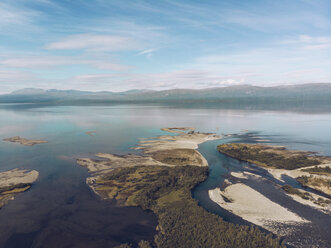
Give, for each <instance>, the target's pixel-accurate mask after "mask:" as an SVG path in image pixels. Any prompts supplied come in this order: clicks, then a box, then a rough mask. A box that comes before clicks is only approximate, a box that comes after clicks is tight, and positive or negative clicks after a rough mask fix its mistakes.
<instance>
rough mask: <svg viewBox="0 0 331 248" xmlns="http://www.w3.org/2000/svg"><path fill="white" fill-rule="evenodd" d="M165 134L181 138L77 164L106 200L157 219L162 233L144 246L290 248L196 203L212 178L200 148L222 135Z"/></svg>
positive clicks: (163, 139) (145, 142)
mask: <svg viewBox="0 0 331 248" xmlns="http://www.w3.org/2000/svg"><path fill="white" fill-rule="evenodd" d="M163 131H167V132H171V133H174V134H176V135H175V136H173V135H164V136H159V137H156V138H152V139H142V140H141V141H140V142H139V145H138V146H137V147H134V148H133V149H139V150H142V154H141V155H132V154H131V155H130V154H129V155H125V156H118V155H113V154H97V157H99V158H100V159H91V158H80V159H78V160H77V163H78V164H80V165H81V166H84V167H86V168H87V169H88V170H89V172H90V173H91V177H89V178H87V184H88V185H89V186H90V187H91V188H92V189H93V190H94V191H95V192H96V193H97V194H99V195H100V196H101V197H102V198H104V199H114V200H116V201H117V203H118V204H119V205H124V206H139V207H142V208H143V209H146V210H152V211H153V212H154V213H155V214H156V215H157V217H158V222H159V223H158V226H157V230H158V232H157V234H156V235H155V237H154V240H153V241H141V243H143V244H144V245H145V246H144V247H152V246H151V244H150V242H152V243H153V246H155V247H227V246H228V245H229V244H231V245H232V247H252V248H253V247H257V246H258V247H284V246H283V245H282V244H281V243H280V240H279V239H278V238H275V237H272V236H271V235H266V234H265V233H263V232H262V231H260V229H258V228H257V227H253V226H251V227H248V226H237V225H234V224H231V223H228V222H225V221H224V220H223V219H222V218H221V217H219V216H217V215H215V214H212V213H209V212H207V211H206V210H204V209H203V208H202V207H200V206H198V204H197V202H196V201H195V200H194V199H193V198H192V195H191V190H192V189H193V188H194V187H195V186H196V185H197V184H199V183H200V182H202V181H204V180H205V179H206V178H207V174H208V167H207V165H208V163H207V161H206V159H205V158H204V157H203V156H202V155H201V154H200V153H199V152H198V151H197V150H196V149H197V148H198V144H200V143H203V142H205V141H207V140H216V139H221V138H222V137H221V136H218V135H216V134H211V133H199V132H195V130H194V129H193V128H182V127H181V128H166V129H163ZM119 247H130V246H129V244H127V245H125V244H123V245H121V246H119Z"/></svg>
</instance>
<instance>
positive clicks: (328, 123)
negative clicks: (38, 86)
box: [0, 104, 331, 248]
mask: <svg viewBox="0 0 331 248" xmlns="http://www.w3.org/2000/svg"><path fill="white" fill-rule="evenodd" d="M303 110H304V108H303ZM320 110H321V111H300V110H297V109H296V110H293V111H285V110H284V109H283V108H282V109H281V110H277V109H273V110H263V109H229V108H226V109H224V108H220V107H218V108H213V107H210V106H208V107H199V108H194V107H191V108H190V107H183V106H153V105H107V106H101V105H99V106H98V105H95V106H48V105H33V104H21V105H16V104H3V105H0V139H1V141H0V171H6V170H9V169H13V168H26V169H35V170H37V171H39V173H40V177H39V179H38V181H37V182H36V183H35V184H34V185H33V186H32V188H31V189H30V190H28V191H27V192H25V193H23V194H20V195H18V196H17V197H16V199H15V200H14V201H10V202H9V203H8V204H7V205H6V206H5V207H4V208H3V209H1V210H0V233H1V235H0V247H6V248H7V247H45V244H47V247H111V246H114V245H118V244H120V243H125V242H133V243H136V242H138V241H139V240H141V239H145V240H151V239H152V238H153V236H154V234H155V227H156V225H157V219H156V217H155V216H154V214H153V213H151V212H146V211H142V210H141V209H139V208H134V207H118V206H116V203H115V202H112V201H104V200H101V199H100V198H99V197H98V196H97V195H95V194H94V193H93V192H92V191H91V189H90V188H89V187H88V186H87V185H86V183H85V180H86V178H87V177H88V173H87V169H85V168H83V167H80V166H79V165H77V164H76V162H75V158H77V157H86V156H93V154H95V153H97V152H105V153H115V154H127V153H139V151H136V150H132V149H130V148H131V147H133V146H135V145H136V144H137V143H138V142H139V139H140V138H149V137H154V136H158V135H161V134H165V133H164V132H162V131H160V128H162V127H181V126H191V127H195V128H197V130H198V131H201V132H215V133H218V134H223V133H225V134H236V135H234V136H233V137H232V138H230V139H228V140H220V141H212V142H206V143H204V144H201V145H200V147H199V150H200V151H201V153H202V154H203V155H204V156H205V157H206V158H207V160H208V162H209V165H210V175H209V178H208V180H207V181H206V182H204V183H202V184H201V185H199V186H198V187H197V188H196V189H195V190H194V192H193V196H194V197H195V198H196V199H197V200H198V201H199V204H200V205H201V206H203V207H204V208H206V209H207V210H208V211H211V212H215V213H217V214H220V215H221V216H222V217H223V218H225V219H226V220H228V221H232V222H235V223H242V220H240V218H239V219H237V218H236V217H235V216H233V215H231V214H230V213H227V212H226V211H223V210H222V209H221V208H220V207H218V206H215V204H213V203H212V202H210V200H209V198H208V197H207V195H206V192H207V190H208V189H210V188H214V187H216V186H220V185H221V184H222V181H223V179H224V178H227V176H228V174H229V172H230V171H235V170H240V169H241V168H242V166H243V165H242V163H240V162H238V161H236V160H233V159H230V158H228V157H226V156H224V155H221V154H219V153H218V152H217V151H216V149H215V148H216V146H217V144H219V143H222V142H232V141H235V142H240V141H241V142H250V143H255V142H262V143H268V144H276V145H285V146H287V147H288V148H290V149H298V150H309V151H314V152H318V153H319V154H323V155H331V132H330V127H331V112H330V111H329V110H325V111H322V110H323V107H321V109H320ZM88 131H96V132H95V133H93V134H92V135H88V134H86V132H88ZM17 135H19V136H21V137H24V138H31V139H44V140H48V141H49V143H47V144H40V145H35V146H33V147H25V146H21V145H18V144H14V143H8V142H3V141H2V139H4V138H8V137H11V136H17ZM250 186H252V187H256V188H258V186H257V185H255V186H254V185H253V183H252V185H250ZM271 192H272V191H269V192H266V195H268V194H271ZM273 197H276V196H273ZM279 197H280V196H279ZM273 200H275V201H277V200H281V198H277V199H276V198H275V199H273ZM299 205H300V204H297V205H293V204H289V205H288V207H289V208H295V209H299V210H298V211H299V213H300V214H302V215H308V214H310V212H309V211H310V210H307V209H306V208H302V207H300V206H299ZM311 213H312V214H314V215H315V217H314V218H315V219H314V220H315V222H314V223H313V225H314V227H313V228H312V229H309V230H308V229H307V230H306V234H307V235H310V234H311V235H312V236H314V235H315V236H314V237H315V238H316V240H317V239H322V241H321V243H318V244H320V245H322V246H321V247H323V245H324V244H327V243H328V242H331V241H330V240H329V237H328V235H325V234H327V233H328V232H330V230H331V224H330V223H331V221H330V216H327V215H325V214H324V215H319V213H317V211H313V212H311ZM323 216H326V217H323ZM321 218H324V219H323V220H322V221H321V222H319V219H321ZM242 224H244V223H242ZM311 230H312V231H311ZM318 230H321V231H320V232H318ZM301 231H305V230H301ZM307 232H311V233H307ZM314 232H316V233H314ZM297 235H299V234H297ZM295 238H296V237H290V239H292V240H295ZM305 242H308V241H305ZM316 242H318V241H316Z"/></svg>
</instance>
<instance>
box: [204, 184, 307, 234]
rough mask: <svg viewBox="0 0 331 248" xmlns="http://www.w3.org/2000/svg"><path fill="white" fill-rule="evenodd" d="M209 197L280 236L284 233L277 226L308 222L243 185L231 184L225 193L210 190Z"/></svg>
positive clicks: (218, 189) (217, 189) (218, 190)
mask: <svg viewBox="0 0 331 248" xmlns="http://www.w3.org/2000/svg"><path fill="white" fill-rule="evenodd" d="M209 197H210V199H211V200H213V201H214V202H216V203H217V204H219V205H220V206H221V207H222V208H224V209H226V210H228V211H230V212H232V213H234V214H236V215H238V216H240V217H242V218H243V219H245V220H247V221H249V222H252V223H254V224H256V225H259V226H262V227H263V228H265V229H267V230H269V231H271V232H273V233H276V234H279V235H284V233H283V231H280V230H278V229H277V228H274V226H277V224H291V225H293V224H301V223H307V222H308V221H307V220H305V219H303V218H301V217H299V216H298V215H296V214H295V213H293V212H291V211H289V210H287V209H286V208H284V207H282V206H280V205H279V204H277V203H274V202H273V201H271V200H270V199H268V198H267V197H265V196H264V195H262V194H260V193H259V192H257V191H255V190H254V189H252V188H251V187H249V186H247V185H245V184H242V183H237V184H231V185H229V186H228V187H226V188H225V189H224V190H223V191H221V190H220V188H215V189H212V190H209ZM225 199H227V200H225ZM280 232H281V233H280Z"/></svg>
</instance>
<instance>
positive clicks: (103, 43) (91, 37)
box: [45, 34, 139, 51]
mask: <svg viewBox="0 0 331 248" xmlns="http://www.w3.org/2000/svg"><path fill="white" fill-rule="evenodd" d="M138 47H139V44H137V42H136V41H134V40H132V39H130V38H128V37H123V36H114V35H95V34H80V35H72V36H69V37H66V38H64V39H62V40H60V41H57V42H53V43H50V44H48V45H46V46H45V48H46V49H50V50H78V49H84V50H88V51H126V50H136V49H137V48H138Z"/></svg>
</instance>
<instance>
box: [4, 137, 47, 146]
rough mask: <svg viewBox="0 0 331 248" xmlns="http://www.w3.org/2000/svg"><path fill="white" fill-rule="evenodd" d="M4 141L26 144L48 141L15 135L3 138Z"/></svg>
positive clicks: (31, 144)
mask: <svg viewBox="0 0 331 248" xmlns="http://www.w3.org/2000/svg"><path fill="white" fill-rule="evenodd" d="M3 140H4V141H8V142H12V143H19V144H21V145H24V146H34V145H37V144H43V143H48V141H46V140H32V139H25V138H21V137H20V136H14V137H10V138H6V139H3Z"/></svg>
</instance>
